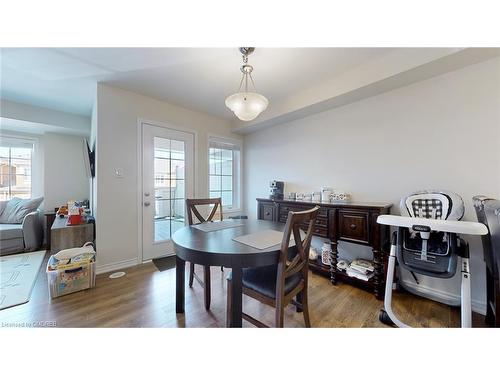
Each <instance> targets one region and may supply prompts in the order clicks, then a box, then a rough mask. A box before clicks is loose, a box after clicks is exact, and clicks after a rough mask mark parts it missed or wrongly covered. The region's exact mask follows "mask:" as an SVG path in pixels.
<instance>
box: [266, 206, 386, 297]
mask: <svg viewBox="0 0 500 375" xmlns="http://www.w3.org/2000/svg"><path fill="white" fill-rule="evenodd" d="M314 206H319V207H320V209H319V213H318V217H317V219H316V226H315V229H314V235H315V236H319V237H322V238H325V239H327V240H328V241H329V242H330V244H331V250H330V263H331V265H330V266H327V265H324V264H323V263H322V262H321V257H319V258H318V259H316V260H315V261H312V260H311V261H309V268H310V269H311V270H312V271H314V272H317V273H320V274H323V275H325V276H329V277H330V280H331V282H332V284H334V285H335V284H336V283H337V282H338V281H342V282H348V283H351V284H354V285H356V286H359V287H361V288H364V289H367V290H370V291H372V292H373V293H374V294H375V297H377V298H378V299H383V298H384V290H385V257H384V253H383V251H382V250H383V249H386V248H388V247H389V238H390V236H389V227H387V226H382V225H379V224H378V223H377V217H378V216H379V215H384V214H389V213H390V210H391V206H392V205H391V204H388V203H357V202H335V203H316V202H311V201H292V200H271V199H263V198H258V199H257V215H258V218H259V219H260V220H272V221H279V222H282V223H284V222H286V219H287V217H288V212H290V211H303V210H307V209H309V208H312V207H314ZM304 228H305V227H304ZM338 241H346V242H350V243H355V244H360V245H365V246H370V247H371V248H372V251H373V263H374V273H373V277H372V278H370V279H369V280H368V281H363V280H360V279H356V278H353V277H349V276H348V275H347V273H345V272H344V271H342V270H339V269H337V259H338Z"/></svg>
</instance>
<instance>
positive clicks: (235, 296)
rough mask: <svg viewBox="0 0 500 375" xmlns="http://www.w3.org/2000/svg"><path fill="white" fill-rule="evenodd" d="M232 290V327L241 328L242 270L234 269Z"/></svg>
mask: <svg viewBox="0 0 500 375" xmlns="http://www.w3.org/2000/svg"><path fill="white" fill-rule="evenodd" d="M232 272H233V273H232V284H233V285H232V288H231V303H232V311H231V327H241V323H242V322H241V321H242V317H241V313H242V299H243V296H242V286H241V284H242V282H241V277H242V269H241V268H233V269H232Z"/></svg>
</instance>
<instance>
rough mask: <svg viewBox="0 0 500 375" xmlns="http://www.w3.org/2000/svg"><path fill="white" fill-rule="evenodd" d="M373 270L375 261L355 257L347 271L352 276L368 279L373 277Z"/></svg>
mask: <svg viewBox="0 0 500 375" xmlns="http://www.w3.org/2000/svg"><path fill="white" fill-rule="evenodd" d="M373 270H374V267H373V262H371V261H369V260H366V259H355V260H353V261H352V262H351V264H350V265H349V267H347V269H346V273H347V275H348V276H350V277H355V278H357V279H360V280H364V281H368V280H370V279H371V278H372V277H373Z"/></svg>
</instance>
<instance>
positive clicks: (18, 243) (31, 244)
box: [0, 210, 43, 255]
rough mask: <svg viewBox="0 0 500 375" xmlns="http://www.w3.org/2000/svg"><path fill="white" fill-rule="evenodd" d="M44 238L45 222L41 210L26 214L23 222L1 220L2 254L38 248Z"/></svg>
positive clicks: (0, 246) (0, 239)
mask: <svg viewBox="0 0 500 375" xmlns="http://www.w3.org/2000/svg"><path fill="white" fill-rule="evenodd" d="M42 240H43V224H42V215H41V212H40V211H39V210H35V211H33V212H30V213H28V214H26V215H25V216H24V218H23V219H22V222H21V223H5V222H1V221H0V255H8V254H14V253H19V252H23V251H33V250H37V249H39V248H40V247H41V245H42Z"/></svg>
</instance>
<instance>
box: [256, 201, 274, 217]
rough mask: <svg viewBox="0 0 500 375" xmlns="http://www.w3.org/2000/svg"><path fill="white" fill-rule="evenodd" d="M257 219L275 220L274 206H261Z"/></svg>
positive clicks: (271, 204)
mask: <svg viewBox="0 0 500 375" xmlns="http://www.w3.org/2000/svg"><path fill="white" fill-rule="evenodd" d="M259 219H260V220H269V221H275V220H276V205H274V204H273V203H270V204H262V205H261V206H260V208H259Z"/></svg>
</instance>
